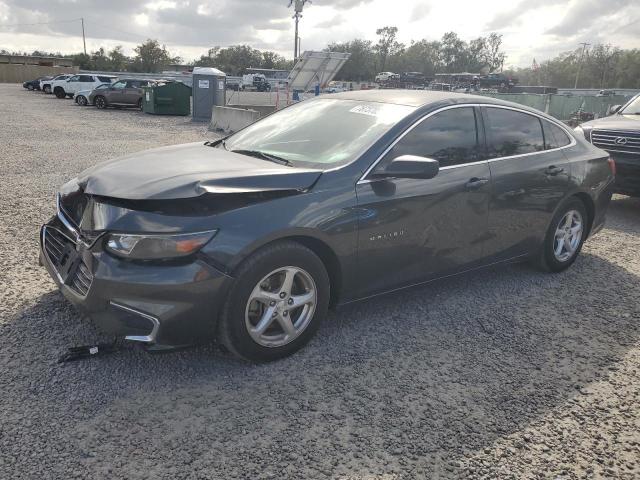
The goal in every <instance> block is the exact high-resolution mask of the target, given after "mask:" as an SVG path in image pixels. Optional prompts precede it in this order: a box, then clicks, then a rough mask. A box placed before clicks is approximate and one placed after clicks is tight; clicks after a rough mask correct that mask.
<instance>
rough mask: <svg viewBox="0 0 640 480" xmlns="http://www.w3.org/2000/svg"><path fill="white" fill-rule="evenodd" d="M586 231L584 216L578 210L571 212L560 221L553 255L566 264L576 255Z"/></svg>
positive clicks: (554, 241)
mask: <svg viewBox="0 0 640 480" xmlns="http://www.w3.org/2000/svg"><path fill="white" fill-rule="evenodd" d="M583 230H584V226H583V220H582V215H581V214H580V212H578V211H577V210H569V211H568V212H567V213H565V214H564V216H563V217H562V218H561V219H560V223H559V224H558V226H557V227H556V234H555V238H554V240H553V254H554V256H555V257H556V260H558V261H559V262H566V261H567V260H569V259H571V257H573V255H575V253H576V251H577V250H578V247H579V246H580V242H581V241H582V232H583Z"/></svg>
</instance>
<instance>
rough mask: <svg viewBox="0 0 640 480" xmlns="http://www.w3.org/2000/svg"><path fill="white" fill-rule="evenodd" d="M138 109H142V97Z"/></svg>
mask: <svg viewBox="0 0 640 480" xmlns="http://www.w3.org/2000/svg"><path fill="white" fill-rule="evenodd" d="M138 110H142V99H140V100H138Z"/></svg>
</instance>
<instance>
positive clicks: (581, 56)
mask: <svg viewBox="0 0 640 480" xmlns="http://www.w3.org/2000/svg"><path fill="white" fill-rule="evenodd" d="M580 45H582V53H581V54H580V62H579V63H578V71H577V72H576V83H575V84H574V86H573V88H574V89H576V88H578V79H579V78H580V69H582V59H583V58H584V52H585V51H586V50H587V47H588V46H590V45H591V44H590V43H587V42H582V43H581V44H580Z"/></svg>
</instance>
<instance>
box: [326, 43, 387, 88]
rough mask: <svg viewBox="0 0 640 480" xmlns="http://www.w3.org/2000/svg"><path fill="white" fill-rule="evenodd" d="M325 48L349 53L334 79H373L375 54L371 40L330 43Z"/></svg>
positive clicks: (359, 80)
mask: <svg viewBox="0 0 640 480" xmlns="http://www.w3.org/2000/svg"><path fill="white" fill-rule="evenodd" d="M326 50H327V51H329V52H341V53H350V54H351V56H350V57H349V60H347V61H346V62H345V64H344V66H343V67H342V69H340V71H339V72H338V74H337V75H336V80H351V81H355V82H361V81H370V80H373V78H374V77H375V76H376V73H377V72H376V54H375V52H374V48H373V43H372V42H371V41H369V40H361V39H355V40H352V41H350V42H344V43H332V44H330V45H328V46H327V48H326Z"/></svg>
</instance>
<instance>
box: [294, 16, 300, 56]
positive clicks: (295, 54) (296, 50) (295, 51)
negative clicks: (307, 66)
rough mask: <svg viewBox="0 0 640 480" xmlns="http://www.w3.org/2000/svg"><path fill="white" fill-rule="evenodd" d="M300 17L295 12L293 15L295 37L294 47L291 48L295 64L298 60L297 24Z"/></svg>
mask: <svg viewBox="0 0 640 480" xmlns="http://www.w3.org/2000/svg"><path fill="white" fill-rule="evenodd" d="M301 16H302V15H300V13H299V12H296V13H295V15H294V16H293V18H295V20H296V36H295V45H294V46H293V61H294V62H295V61H296V60H298V22H299V21H300V17H301Z"/></svg>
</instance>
